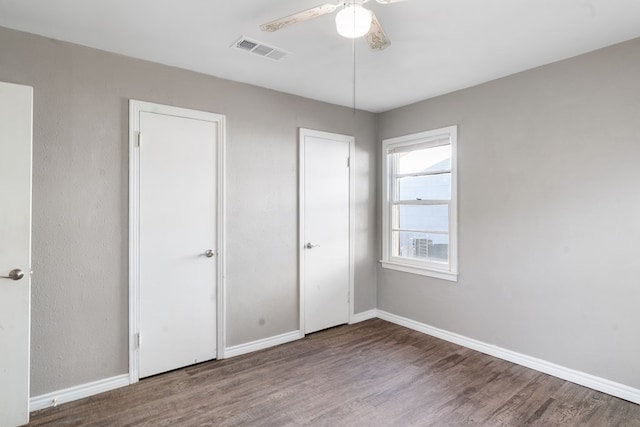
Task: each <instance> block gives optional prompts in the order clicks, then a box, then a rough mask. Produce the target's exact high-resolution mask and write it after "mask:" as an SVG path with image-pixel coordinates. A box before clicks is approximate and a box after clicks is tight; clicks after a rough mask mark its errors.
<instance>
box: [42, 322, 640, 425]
mask: <svg viewBox="0 0 640 427" xmlns="http://www.w3.org/2000/svg"><path fill="white" fill-rule="evenodd" d="M43 425H47V426H154V427H158V426H438V427H441V426H469V425H472V426H473V425H478V426H597V427H606V426H624V427H632V426H640V405H636V404H633V403H630V402H627V401H624V400H621V399H618V398H615V397H612V396H609V395H606V394H603V393H599V392H596V391H593V390H590V389H588V388H585V387H581V386H579V385H575V384H572V383H569V382H566V381H563V380H560V379H557V378H554V377H551V376H549V375H545V374H542V373H539V372H536V371H533V370H531V369H527V368H524V367H521V366H518V365H514V364H512V363H509V362H505V361H503V360H500V359H496V358H494V357H491V356H487V355H484V354H482V353H478V352H476V351H473V350H469V349H466V348H463V347H460V346H458V345H455V344H451V343H448V342H445V341H442V340H439V339H437V338H433V337H430V336H427V335H424V334H421V333H419V332H415V331H412V330H409V329H406V328H403V327H401V326H397V325H394V324H391V323H388V322H385V321H382V320H379V319H374V320H369V321H366V322H362V323H359V324H355V325H350V326H341V327H337V328H334V329H329V330H326V331H322V332H318V333H315V334H312V335H310V336H308V337H307V338H305V339H302V340H299V341H295V342H292V343H289V344H285V345H281V346H278V347H273V348H270V349H267V350H263V351H259V352H255V353H252V354H248V355H244V356H239V357H235V358H232V359H226V360H220V361H212V362H207V363H202V364H199V365H195V366H191V367H187V368H184V369H180V370H177V371H173V372H170V373H167V374H163V375H159V376H156V377H152V378H148V379H145V380H142V381H140V382H139V383H137V384H134V385H132V386H129V387H125V388H121V389H118V390H114V391H111V392H108V393H103V394H100V395H97V396H93V397H90V398H86V399H82V400H78V401H75V402H71V403H67V404H64V405H60V406H58V407H55V408H49V409H44V410H42V411H38V412H35V413H33V414H32V416H31V422H30V423H29V426H43Z"/></svg>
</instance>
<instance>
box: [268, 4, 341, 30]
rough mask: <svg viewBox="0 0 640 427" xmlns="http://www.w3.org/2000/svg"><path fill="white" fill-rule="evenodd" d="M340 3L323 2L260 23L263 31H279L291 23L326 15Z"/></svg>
mask: <svg viewBox="0 0 640 427" xmlns="http://www.w3.org/2000/svg"><path fill="white" fill-rule="evenodd" d="M339 6H340V4H331V3H327V4H323V5H320V6H317V7H314V8H311V9H307V10H303V11H302V12H298V13H294V14H293V15H289V16H285V17H284V18H280V19H276V20H274V21H271V22H267V23H266V24H262V25H260V29H261V30H262V31H269V32H271V31H277V30H280V29H282V28H284V27H288V26H289V25H293V24H297V23H298V22H302V21H307V20H309V19H313V18H317V17H318V16H322V15H326V14H328V13H331V12H333V11H335V10H336V9H337V8H338V7H339Z"/></svg>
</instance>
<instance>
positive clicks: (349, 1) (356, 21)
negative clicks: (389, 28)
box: [260, 0, 405, 50]
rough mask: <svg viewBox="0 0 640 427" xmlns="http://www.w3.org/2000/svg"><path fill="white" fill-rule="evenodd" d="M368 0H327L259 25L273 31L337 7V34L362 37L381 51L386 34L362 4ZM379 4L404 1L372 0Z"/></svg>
mask: <svg viewBox="0 0 640 427" xmlns="http://www.w3.org/2000/svg"><path fill="white" fill-rule="evenodd" d="M369 1H370V0H341V1H338V2H337V3H327V4H323V5H320V6H316V7H313V8H311V9H307V10H303V11H302V12H298V13H294V14H293V15H289V16H285V17H283V18H280V19H276V20H274V21H271V22H267V23H266V24H262V25H261V26H260V29H261V30H262V31H269V32H272V31H277V30H280V29H282V28H284V27H288V26H289V25H293V24H297V23H298V22H303V21H308V20H309V19H313V18H317V17H319V16H322V15H327V14H329V13H333V12H335V11H336V10H337V9H340V8H341V10H340V11H339V12H338V14H337V15H336V29H337V30H338V33H339V34H340V35H341V36H344V37H350V38H358V37H363V36H364V39H365V41H366V42H367V44H368V45H369V47H370V48H371V49H372V50H382V49H384V48H386V47H387V46H389V45H390V44H391V41H390V40H389V37H387V35H386V34H385V32H384V30H383V29H382V26H381V25H380V22H379V21H378V18H376V15H375V14H374V13H373V11H371V10H369V9H365V8H364V7H362V5H363V4H365V3H368V2H369ZM376 1H377V2H378V3H381V4H390V3H397V2H401V1H405V0H376Z"/></svg>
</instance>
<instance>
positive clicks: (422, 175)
mask: <svg viewBox="0 0 640 427" xmlns="http://www.w3.org/2000/svg"><path fill="white" fill-rule="evenodd" d="M456 146H457V126H450V127H446V128H442V129H436V130H432V131H427V132H421V133H417V134H413V135H406V136H401V137H397V138H391V139H387V140H384V141H383V143H382V149H383V165H382V168H383V180H384V181H383V184H382V188H383V191H384V210H383V215H382V217H383V259H382V261H381V262H382V266H383V267H384V268H390V269H394V270H400V271H405V272H409V273H414V274H421V275H425V276H432V277H437V278H441V279H447V280H452V281H456V280H457V276H458V260H457V258H458V257H457V203H456V201H457V200H456V199H457V176H456Z"/></svg>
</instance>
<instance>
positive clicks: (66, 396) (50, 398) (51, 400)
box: [29, 374, 129, 412]
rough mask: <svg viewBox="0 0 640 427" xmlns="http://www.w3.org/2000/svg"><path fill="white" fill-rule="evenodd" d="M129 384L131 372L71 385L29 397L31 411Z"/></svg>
mask: <svg viewBox="0 0 640 427" xmlns="http://www.w3.org/2000/svg"><path fill="white" fill-rule="evenodd" d="M128 385H129V374H123V375H118V376H115V377H111V378H105V379H102V380H98V381H93V382H90V383H86V384H80V385H77V386H73V387H69V388H66V389H64V390H58V391H53V392H51V393H47V394H43V395H41V396H35V397H32V398H31V399H29V412H33V411H38V410H40V409H45V408H50V407H52V406H57V405H60V404H62V403H67V402H72V401H74V400H78V399H83V398H85V397H89V396H93V395H95V394H99V393H104V392H105V391H110V390H114V389H116V388H120V387H124V386H128Z"/></svg>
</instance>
